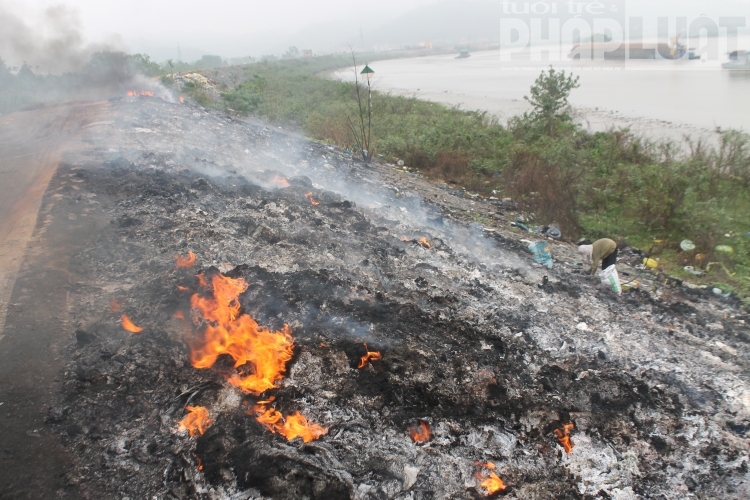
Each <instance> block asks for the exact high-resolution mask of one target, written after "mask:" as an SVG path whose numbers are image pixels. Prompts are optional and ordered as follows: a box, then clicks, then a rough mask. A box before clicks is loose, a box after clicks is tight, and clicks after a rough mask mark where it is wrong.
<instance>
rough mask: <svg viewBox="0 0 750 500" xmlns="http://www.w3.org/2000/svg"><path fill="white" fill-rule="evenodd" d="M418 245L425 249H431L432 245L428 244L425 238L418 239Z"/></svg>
mask: <svg viewBox="0 0 750 500" xmlns="http://www.w3.org/2000/svg"><path fill="white" fill-rule="evenodd" d="M419 244H420V245H422V246H423V247H425V248H432V245H430V242H429V241H427V238H424V237H422V238H419Z"/></svg>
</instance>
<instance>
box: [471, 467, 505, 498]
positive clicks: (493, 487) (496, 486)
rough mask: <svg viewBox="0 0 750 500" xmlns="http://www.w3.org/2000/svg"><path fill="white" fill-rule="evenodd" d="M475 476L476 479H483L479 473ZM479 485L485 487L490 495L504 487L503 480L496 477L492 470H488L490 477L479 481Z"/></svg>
mask: <svg viewBox="0 0 750 500" xmlns="http://www.w3.org/2000/svg"><path fill="white" fill-rule="evenodd" d="M477 476H478V478H477V479H484V478H483V477H482V475H481V474H477ZM479 486H481V487H482V488H484V489H486V490H487V494H488V495H492V494H493V493H497V492H498V491H502V490H504V489H505V488H506V486H505V483H504V482H503V480H502V479H500V478H499V477H497V474H495V473H494V472H490V477H488V478H486V479H484V480H483V481H482V482H481V483H479Z"/></svg>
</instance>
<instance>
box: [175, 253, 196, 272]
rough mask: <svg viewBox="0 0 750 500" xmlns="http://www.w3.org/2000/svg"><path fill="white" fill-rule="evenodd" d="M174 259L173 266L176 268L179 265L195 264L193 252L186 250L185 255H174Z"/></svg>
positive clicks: (190, 265) (188, 265) (191, 265)
mask: <svg viewBox="0 0 750 500" xmlns="http://www.w3.org/2000/svg"><path fill="white" fill-rule="evenodd" d="M174 260H175V261H176V264H175V268H177V269H179V268H181V267H193V266H194V265H195V254H194V253H193V252H188V254H187V257H182V256H180V255H175V256H174Z"/></svg>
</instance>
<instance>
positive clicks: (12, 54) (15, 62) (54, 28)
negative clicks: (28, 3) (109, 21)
mask: <svg viewBox="0 0 750 500" xmlns="http://www.w3.org/2000/svg"><path fill="white" fill-rule="evenodd" d="M82 28H83V26H82V23H81V20H80V18H79V15H78V12H77V11H76V10H74V9H71V8H69V7H67V6H65V5H62V4H61V5H55V6H52V7H48V8H47V9H45V10H44V11H43V12H42V13H41V14H40V15H38V16H36V18H35V19H33V21H32V22H31V23H29V22H27V21H26V20H24V19H22V18H21V17H20V16H18V15H17V14H15V13H14V12H13V8H12V6H11V4H9V3H8V2H5V1H2V0H0V57H2V58H3V59H4V60H5V62H6V63H7V64H8V66H16V67H20V66H22V65H23V64H26V65H27V66H28V67H29V68H31V69H32V71H34V72H35V73H44V74H47V73H52V74H60V73H66V72H77V71H80V70H81V69H82V68H83V67H84V65H85V64H86V63H87V62H88V61H89V59H90V57H91V55H92V54H93V53H95V52H100V51H114V50H121V48H122V45H123V44H122V41H121V40H119V39H117V38H116V37H113V40H111V41H110V43H106V44H87V43H86V41H85V39H84V37H83V34H82Z"/></svg>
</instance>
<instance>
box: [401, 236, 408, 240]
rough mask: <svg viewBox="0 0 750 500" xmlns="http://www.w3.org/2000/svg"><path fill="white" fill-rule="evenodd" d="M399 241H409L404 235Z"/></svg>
mask: <svg viewBox="0 0 750 500" xmlns="http://www.w3.org/2000/svg"><path fill="white" fill-rule="evenodd" d="M401 241H409V238H407V237H406V236H402V237H401Z"/></svg>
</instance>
